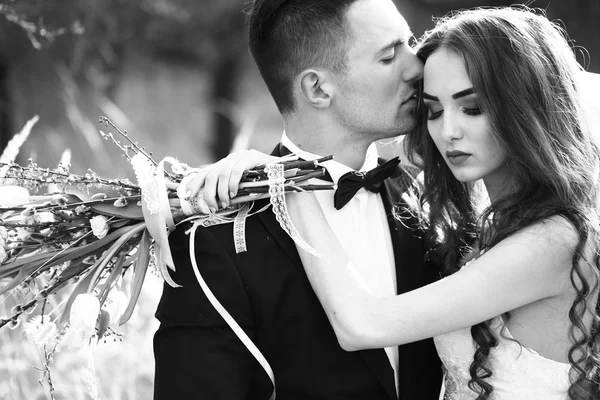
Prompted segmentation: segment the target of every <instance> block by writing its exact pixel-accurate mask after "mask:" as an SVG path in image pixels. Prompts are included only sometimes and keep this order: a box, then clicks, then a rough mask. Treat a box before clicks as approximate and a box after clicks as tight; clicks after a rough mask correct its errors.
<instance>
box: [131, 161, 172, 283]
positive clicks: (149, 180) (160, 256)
mask: <svg viewBox="0 0 600 400" xmlns="http://www.w3.org/2000/svg"><path fill="white" fill-rule="evenodd" d="M171 160H173V159H169V158H167V159H165V160H163V161H161V162H160V163H159V164H158V166H156V167H155V166H154V165H153V164H152V163H151V162H150V160H149V159H148V158H146V157H145V156H144V155H142V154H136V155H135V156H133V157H132V159H131V164H132V166H133V169H134V171H135V174H136V177H137V180H138V184H139V185H140V188H141V190H142V202H141V203H142V214H143V216H144V221H145V222H146V229H147V230H148V233H149V234H150V236H152V239H154V250H155V253H156V263H157V267H158V269H159V271H160V273H161V275H162V277H163V279H164V280H165V281H166V282H167V283H169V285H171V286H173V287H179V285H177V284H176V283H175V282H174V281H173V280H172V279H171V277H170V275H169V271H168V268H171V269H173V270H175V265H174V263H173V258H172V256H171V249H170V247H169V238H168V235H169V231H168V229H173V227H174V222H173V217H172V215H171V208H170V205H169V198H168V195H167V185H166V182H165V174H164V162H165V161H167V162H173V161H171ZM175 162H176V161H175Z"/></svg>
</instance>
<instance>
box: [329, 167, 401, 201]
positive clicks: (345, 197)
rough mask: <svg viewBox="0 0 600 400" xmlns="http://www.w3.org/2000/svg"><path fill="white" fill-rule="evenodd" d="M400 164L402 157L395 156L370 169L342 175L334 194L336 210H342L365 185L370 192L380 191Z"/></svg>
mask: <svg viewBox="0 0 600 400" xmlns="http://www.w3.org/2000/svg"><path fill="white" fill-rule="evenodd" d="M398 164H400V158H398V157H394V158H392V159H391V160H389V161H387V162H385V163H384V164H381V165H380V166H378V167H376V168H373V169H372V170H370V171H367V172H356V171H351V172H347V173H345V174H344V175H342V176H341V177H340V180H339V181H338V184H337V190H336V191H335V195H334V196H333V205H334V207H335V208H336V210H341V209H342V208H343V207H344V206H345V205H346V204H348V202H349V201H350V199H352V197H354V195H355V194H356V192H358V191H359V190H360V189H361V188H363V187H364V188H365V189H367V190H368V191H370V192H373V193H379V191H380V190H381V185H382V184H383V181H384V180H386V179H387V178H389V177H390V176H392V175H393V173H394V171H395V170H396V167H398Z"/></svg>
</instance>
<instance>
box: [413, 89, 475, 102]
mask: <svg viewBox="0 0 600 400" xmlns="http://www.w3.org/2000/svg"><path fill="white" fill-rule="evenodd" d="M474 93H475V90H473V88H469V89H465V90H461V91H460V92H456V93H454V94H453V95H452V98H453V99H454V100H456V99H460V98H461V97H465V96H468V95H470V94H474ZM421 97H423V98H424V99H427V100H433V101H440V99H439V98H438V97H436V96H432V95H430V94H429V93H426V92H423V94H422V96H421Z"/></svg>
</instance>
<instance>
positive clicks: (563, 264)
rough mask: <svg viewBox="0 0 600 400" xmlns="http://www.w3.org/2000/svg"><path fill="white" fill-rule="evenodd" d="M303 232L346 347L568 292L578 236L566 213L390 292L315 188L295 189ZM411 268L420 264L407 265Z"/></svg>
mask: <svg viewBox="0 0 600 400" xmlns="http://www.w3.org/2000/svg"><path fill="white" fill-rule="evenodd" d="M288 209H289V211H290V215H291V216H292V219H293V222H294V224H295V226H296V228H297V229H298V231H299V232H300V234H301V236H302V237H303V238H304V239H305V240H306V241H307V242H308V243H309V244H310V245H311V246H313V247H314V248H315V249H316V250H317V251H318V252H320V253H321V255H322V257H321V258H316V257H314V256H312V255H310V254H308V253H306V252H304V251H303V250H302V249H298V250H299V253H300V257H301V259H302V262H303V264H304V268H305V270H306V274H307V276H308V278H309V280H310V283H311V285H312V286H313V289H314V290H315V293H316V294H317V296H318V297H319V300H320V301H321V304H322V305H323V308H324V309H325V311H326V313H327V316H328V318H329V320H330V322H331V324H332V326H333V328H334V330H335V332H336V335H337V337H338V340H339V342H340V344H341V346H342V347H343V348H344V349H345V350H359V349H367V348H381V347H388V346H395V345H400V344H404V343H409V342H414V341H418V340H422V339H425V338H429V337H433V336H436V335H439V334H443V333H447V332H452V331H455V330H459V329H462V328H466V327H470V326H472V325H475V324H477V323H480V322H482V321H486V320H488V319H491V318H493V317H496V316H498V315H501V314H503V313H505V312H507V311H511V310H514V309H516V308H519V307H521V306H524V305H526V304H529V303H532V302H534V301H537V300H541V299H544V298H548V297H553V296H557V295H559V294H561V293H563V292H564V291H565V290H566V289H567V288H568V285H569V283H568V282H569V279H568V274H569V271H570V265H571V259H572V255H573V251H574V248H575V245H576V243H577V236H576V233H575V230H574V228H573V227H572V226H571V225H570V224H569V223H568V222H567V221H566V220H564V219H562V218H554V219H550V220H547V221H545V222H541V223H538V224H535V225H533V226H530V227H528V228H526V229H523V230H522V231H520V232H518V233H516V234H514V235H512V236H510V237H509V238H507V239H505V240H503V241H502V242H501V243H499V244H498V245H496V246H494V247H493V248H492V249H490V250H489V251H487V252H486V253H485V254H484V255H482V256H481V257H479V258H478V259H477V260H474V261H472V262H471V264H469V265H468V266H467V267H465V268H463V269H462V270H460V271H459V272H457V273H455V274H453V275H451V276H449V277H447V278H445V279H442V280H441V281H438V282H435V283H433V284H430V285H427V286H424V287H422V288H419V289H416V290H413V291H411V292H408V293H405V294H402V295H399V296H395V297H389V298H377V297H374V296H372V295H370V294H368V293H367V292H365V291H363V290H362V289H361V288H360V286H359V285H358V284H357V282H356V281H355V280H354V279H353V278H352V275H351V274H349V273H348V266H349V264H350V261H349V260H348V257H347V256H346V254H345V253H344V251H343V250H342V248H341V246H340V244H339V243H338V241H337V239H336V237H335V236H334V234H333V232H332V230H331V228H330V227H329V225H328V224H327V222H326V220H325V218H324V216H323V214H322V212H321V209H320V207H319V205H318V203H317V201H316V199H315V197H314V195H312V194H304V193H303V194H301V195H293V196H288ZM404 267H405V268H416V266H410V265H406V266H404Z"/></svg>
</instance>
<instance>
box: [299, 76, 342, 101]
mask: <svg viewBox="0 0 600 400" xmlns="http://www.w3.org/2000/svg"><path fill="white" fill-rule="evenodd" d="M299 79H300V92H301V93H302V98H303V99H304V101H306V102H307V103H308V104H309V105H311V106H313V107H316V108H327V107H329V106H330V105H331V101H332V100H333V94H334V84H333V82H332V80H331V76H330V75H329V73H328V72H326V71H322V70H316V69H307V70H304V71H302V73H301V74H300V77H299Z"/></svg>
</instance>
